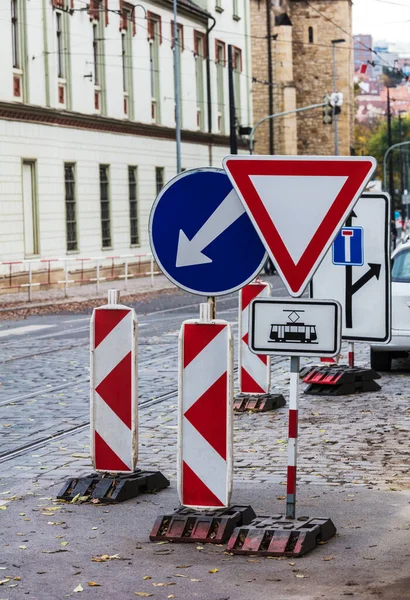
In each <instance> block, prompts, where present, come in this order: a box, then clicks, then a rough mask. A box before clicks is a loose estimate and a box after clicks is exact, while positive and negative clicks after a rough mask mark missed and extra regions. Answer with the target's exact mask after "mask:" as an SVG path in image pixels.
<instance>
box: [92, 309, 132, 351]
mask: <svg viewBox="0 0 410 600" xmlns="http://www.w3.org/2000/svg"><path fill="white" fill-rule="evenodd" d="M129 312H130V309H127V310H122V309H118V310H110V309H109V308H102V309H98V308H97V309H96V311H95V313H94V314H95V320H94V348H97V346H98V345H99V344H101V342H102V341H103V339H105V338H106V337H107V335H108V334H109V333H111V331H112V330H113V329H114V328H115V327H116V326H117V325H118V323H119V322H120V321H122V320H123V318H124V317H126V316H127V315H128V314H129Z"/></svg>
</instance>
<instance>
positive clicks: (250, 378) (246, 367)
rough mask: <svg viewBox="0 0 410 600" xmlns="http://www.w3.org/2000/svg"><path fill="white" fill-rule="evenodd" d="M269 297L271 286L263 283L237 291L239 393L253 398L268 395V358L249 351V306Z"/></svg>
mask: <svg viewBox="0 0 410 600" xmlns="http://www.w3.org/2000/svg"><path fill="white" fill-rule="evenodd" d="M270 295H271V286H270V284H269V283H267V282H265V281H260V280H257V281H254V282H252V283H250V284H248V285H246V286H245V287H243V288H242V289H241V290H240V291H239V319H238V329H239V336H238V338H239V347H238V365H239V392H240V393H241V394H249V395H252V396H255V395H257V394H268V393H269V389H270V356H266V355H262V354H254V353H253V352H251V351H250V350H249V346H248V332H249V306H250V303H251V301H252V300H254V299H255V298H261V297H264V298H265V297H266V296H270Z"/></svg>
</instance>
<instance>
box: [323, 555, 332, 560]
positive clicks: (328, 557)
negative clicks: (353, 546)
mask: <svg viewBox="0 0 410 600" xmlns="http://www.w3.org/2000/svg"><path fill="white" fill-rule="evenodd" d="M333 559H334V556H324V557H323V560H333Z"/></svg>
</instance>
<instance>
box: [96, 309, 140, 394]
mask: <svg viewBox="0 0 410 600" xmlns="http://www.w3.org/2000/svg"><path fill="white" fill-rule="evenodd" d="M94 326H95V325H94ZM131 350H132V311H131V310H130V311H129V313H128V315H126V316H125V317H124V318H123V319H122V320H121V321H120V322H119V323H118V325H117V326H116V327H114V329H113V330H112V331H111V332H110V333H109V334H108V335H107V337H105V338H104V340H103V341H102V342H101V343H100V344H99V345H98V346H97V348H96V349H95V350H94V361H93V363H94V371H93V373H94V381H93V385H94V387H95V388H96V387H97V386H98V385H99V384H100V383H101V382H102V381H103V380H104V379H105V378H106V376H107V375H108V373H110V372H111V371H112V370H113V369H114V368H115V367H116V366H117V365H118V363H119V362H121V360H122V359H123V358H124V357H125V356H127V354H128V353H129V352H130V351H131Z"/></svg>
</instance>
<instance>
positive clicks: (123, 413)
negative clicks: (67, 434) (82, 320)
mask: <svg viewBox="0 0 410 600" xmlns="http://www.w3.org/2000/svg"><path fill="white" fill-rule="evenodd" d="M118 302H119V291H118V290H109V292H108V304H106V305H105V306H100V307H98V308H95V309H94V310H93V314H92V317H91V332H90V347H91V361H90V364H91V373H90V386H91V456H92V461H93V466H94V468H95V470H96V471H100V472H114V473H132V472H133V471H134V470H135V467H136V464H137V454H138V421H137V319H136V315H135V312H134V310H133V309H132V308H129V307H128V306H123V305H121V304H119V303H118Z"/></svg>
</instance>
